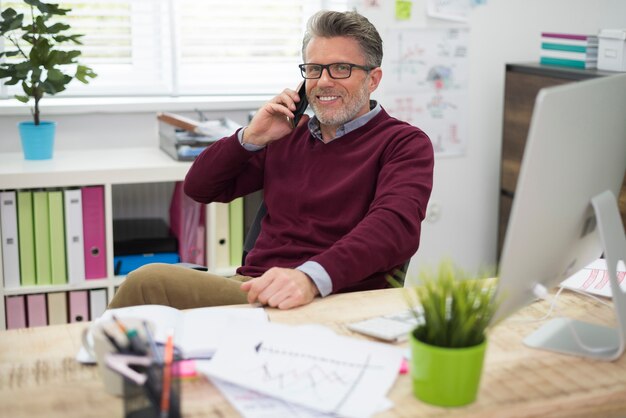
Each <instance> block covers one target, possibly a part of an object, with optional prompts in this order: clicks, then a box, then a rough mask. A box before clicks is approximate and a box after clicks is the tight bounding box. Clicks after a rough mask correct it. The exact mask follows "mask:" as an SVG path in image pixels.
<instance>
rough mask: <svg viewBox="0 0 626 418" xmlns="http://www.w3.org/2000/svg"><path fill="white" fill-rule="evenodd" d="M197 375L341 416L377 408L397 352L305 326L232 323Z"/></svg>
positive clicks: (392, 372) (395, 366) (398, 361)
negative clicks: (227, 333)
mask: <svg viewBox="0 0 626 418" xmlns="http://www.w3.org/2000/svg"><path fill="white" fill-rule="evenodd" d="M229 329H230V330H231V332H230V333H229V335H228V336H226V337H225V338H224V339H223V340H222V341H221V342H220V344H219V345H218V347H217V351H216V352H215V355H214V356H213V358H212V359H211V361H209V362H199V363H198V364H197V369H198V371H199V372H201V373H204V374H206V375H208V376H209V377H211V378H218V379H221V380H224V381H226V382H229V383H232V384H236V385H239V386H241V387H243V388H246V389H251V390H253V391H255V392H259V393H262V394H264V395H268V396H270V397H274V398H277V399H280V400H283V401H286V402H289V403H293V404H296V405H300V406H303V407H305V408H310V409H314V410H316V411H319V412H322V413H327V414H336V415H339V416H342V417H369V416H371V415H372V414H374V413H376V412H377V411H378V410H380V405H383V404H384V403H385V396H386V394H387V392H388V390H389V389H390V387H391V385H392V384H393V382H394V381H395V379H396V377H397V375H398V370H399V368H400V365H401V364H402V358H403V351H402V350H401V349H399V348H396V347H392V346H389V345H385V344H381V343H376V342H371V341H364V340H357V339H354V338H349V337H345V336H339V335H336V334H334V333H331V332H329V331H328V330H323V331H320V330H318V329H315V328H311V327H310V326H304V327H302V326H301V327H294V326H288V325H282V324H273V323H267V324H263V325H261V326H259V325H257V324H254V323H251V322H249V321H247V322H244V321H237V322H233V325H231V326H229Z"/></svg>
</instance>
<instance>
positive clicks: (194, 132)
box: [157, 113, 241, 161]
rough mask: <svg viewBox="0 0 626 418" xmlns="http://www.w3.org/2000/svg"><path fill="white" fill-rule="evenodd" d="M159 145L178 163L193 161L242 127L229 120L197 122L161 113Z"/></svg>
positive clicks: (158, 117) (159, 118)
mask: <svg viewBox="0 0 626 418" xmlns="http://www.w3.org/2000/svg"><path fill="white" fill-rule="evenodd" d="M157 119H158V120H159V144H160V147H161V149H162V150H163V151H165V152H166V153H168V154H169V155H170V156H171V157H172V158H174V159H175V160H177V161H193V160H194V159H195V158H196V157H197V156H198V155H199V154H200V153H201V152H202V151H204V149H205V148H206V147H207V146H209V145H210V144H212V143H213V142H215V141H217V140H218V139H221V138H223V137H225V136H229V135H232V134H233V133H234V132H235V131H236V130H237V129H238V128H240V127H241V126H240V125H238V124H237V123H235V122H233V121H232V120H230V119H227V118H221V119H215V120H206V121H202V122H199V121H196V120H193V119H191V118H187V117H184V116H181V115H175V114H172V113H159V114H158V115H157Z"/></svg>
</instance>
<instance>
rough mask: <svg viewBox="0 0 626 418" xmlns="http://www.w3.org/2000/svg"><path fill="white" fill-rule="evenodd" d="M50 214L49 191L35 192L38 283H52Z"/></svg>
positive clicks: (34, 222)
mask: <svg viewBox="0 0 626 418" xmlns="http://www.w3.org/2000/svg"><path fill="white" fill-rule="evenodd" d="M48 216H49V215H48V192H47V191H35V192H33V226H34V230H35V269H36V272H37V284H38V285H49V284H52V273H51V270H50V222H49V218H48Z"/></svg>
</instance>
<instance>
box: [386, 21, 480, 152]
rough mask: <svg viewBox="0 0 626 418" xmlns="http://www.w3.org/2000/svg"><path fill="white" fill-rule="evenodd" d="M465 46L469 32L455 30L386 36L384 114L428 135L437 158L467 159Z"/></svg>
mask: <svg viewBox="0 0 626 418" xmlns="http://www.w3.org/2000/svg"><path fill="white" fill-rule="evenodd" d="M468 40H469V31H468V30H467V29H459V28H455V29H408V30H407V29H402V30H399V29H397V30H391V31H389V32H388V34H387V40H386V42H387V44H388V48H387V58H386V62H387V63H386V73H385V77H384V78H383V83H385V84H384V91H385V96H386V99H385V103H384V104H385V109H386V110H387V111H388V112H389V114H390V115H392V116H394V117H396V118H398V119H400V120H404V121H407V122H409V123H411V124H413V125H415V126H417V127H419V128H421V129H422V130H423V131H424V132H426V133H427V134H428V136H429V137H430V139H431V141H432V142H433V146H434V148H435V153H437V154H439V155H445V156H456V155H463V154H464V153H465V149H466V144H467V135H468V129H467V99H468V93H467V91H468V68H469V66H468V57H467V48H468Z"/></svg>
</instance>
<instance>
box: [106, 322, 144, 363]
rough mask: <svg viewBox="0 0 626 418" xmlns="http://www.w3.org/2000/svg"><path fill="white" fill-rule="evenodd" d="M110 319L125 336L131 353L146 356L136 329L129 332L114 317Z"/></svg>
mask: <svg viewBox="0 0 626 418" xmlns="http://www.w3.org/2000/svg"><path fill="white" fill-rule="evenodd" d="M111 317H112V318H113V320H114V321H115V323H116V324H117V326H118V327H119V328H120V330H121V331H122V332H123V333H124V334H125V335H126V338H128V345H129V346H130V350H131V352H133V353H135V354H142V355H143V354H146V350H145V347H144V344H143V343H142V342H141V339H140V338H139V334H138V333H137V330H136V329H131V330H129V329H127V328H126V327H125V326H124V324H122V322H121V321H120V320H119V319H117V317H116V316H115V315H111Z"/></svg>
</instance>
